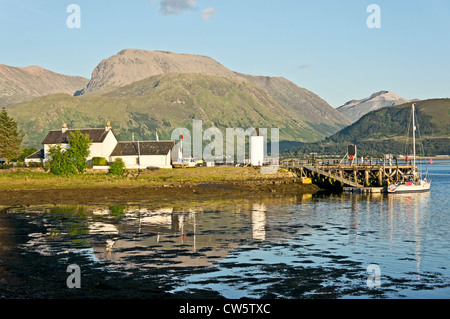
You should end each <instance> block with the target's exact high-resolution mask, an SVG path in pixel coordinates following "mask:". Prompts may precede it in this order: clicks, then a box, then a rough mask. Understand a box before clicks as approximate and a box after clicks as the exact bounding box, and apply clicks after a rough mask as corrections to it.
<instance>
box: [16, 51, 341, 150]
mask: <svg viewBox="0 0 450 319" xmlns="http://www.w3.org/2000/svg"><path fill="white" fill-rule="evenodd" d="M11 114H12V115H13V116H15V117H16V118H17V120H18V122H19V124H20V126H21V128H23V130H24V132H25V133H26V136H25V139H24V144H25V145H33V146H39V144H40V142H41V140H42V137H43V135H45V133H46V132H47V131H48V130H50V129H59V128H60V126H61V123H63V122H66V123H67V124H68V125H69V126H70V127H79V128H83V127H102V126H103V125H104V123H105V122H106V121H108V120H109V121H111V122H112V124H113V126H114V127H116V132H117V133H118V134H119V137H120V138H121V139H130V138H131V134H132V133H134V135H135V137H136V138H141V139H154V137H155V132H156V131H158V135H159V136H160V137H161V138H170V134H169V133H170V132H171V131H172V130H173V129H174V128H177V127H186V128H190V127H191V125H192V119H202V120H203V122H204V127H205V129H206V128H208V127H210V126H211V125H215V126H217V127H219V128H221V129H223V132H225V130H224V129H225V128H227V127H229V128H237V127H241V128H244V129H246V128H249V127H260V128H275V127H278V128H280V139H281V140H282V141H287V142H291V141H296V142H313V141H318V140H321V139H323V138H325V137H326V136H329V135H331V134H333V133H335V132H337V131H339V130H340V129H341V128H343V127H345V126H346V125H348V124H349V121H348V120H347V119H346V118H345V117H343V116H342V115H341V114H340V113H339V112H337V111H336V110H335V109H334V108H332V107H331V106H330V105H329V104H328V103H326V102H325V101H324V100H322V99H321V98H320V97H318V96H317V95H315V94H314V93H312V92H310V91H308V90H306V89H303V88H300V87H298V86H297V85H295V84H294V83H292V82H291V81H288V80H286V79H284V78H272V77H256V76H250V75H245V74H240V73H237V72H233V71H231V70H229V69H227V68H226V67H224V66H223V65H221V64H220V63H218V62H217V61H215V60H213V59H212V58H209V57H205V56H198V55H190V54H178V53H171V52H161V51H145V50H136V49H127V50H122V51H120V52H119V53H118V54H117V55H114V56H112V57H110V58H108V59H105V60H103V61H101V62H100V63H99V64H98V66H97V67H96V68H95V70H94V71H93V73H92V78H91V80H90V81H89V83H88V84H87V85H86V87H85V89H83V90H81V91H79V92H78V94H76V96H67V95H63V94H56V95H49V96H45V97H42V98H37V99H35V100H33V101H30V102H27V103H21V104H20V105H17V106H15V107H13V108H11ZM283 145H284V144H283Z"/></svg>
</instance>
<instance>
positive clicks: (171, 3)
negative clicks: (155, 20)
mask: <svg viewBox="0 0 450 319" xmlns="http://www.w3.org/2000/svg"><path fill="white" fill-rule="evenodd" d="M196 3H197V1H196V0H162V1H161V3H160V7H159V12H160V13H161V14H163V15H166V16H171V15H178V14H181V13H182V12H183V11H186V10H194V9H195V4H196Z"/></svg>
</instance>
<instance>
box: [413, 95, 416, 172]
mask: <svg viewBox="0 0 450 319" xmlns="http://www.w3.org/2000/svg"><path fill="white" fill-rule="evenodd" d="M414 113H415V111H414V103H413V104H412V123H413V155H414V156H413V179H414V180H415V179H416V122H415V117H414Z"/></svg>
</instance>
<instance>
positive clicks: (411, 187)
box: [387, 181, 431, 193]
mask: <svg viewBox="0 0 450 319" xmlns="http://www.w3.org/2000/svg"><path fill="white" fill-rule="evenodd" d="M430 186H431V183H430V182H425V181H420V182H419V183H418V185H417V184H416V183H407V184H397V185H391V186H389V187H388V190H387V191H388V193H420V192H429V191H430Z"/></svg>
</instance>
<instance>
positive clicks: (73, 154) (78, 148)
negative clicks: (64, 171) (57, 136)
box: [67, 131, 92, 173]
mask: <svg viewBox="0 0 450 319" xmlns="http://www.w3.org/2000/svg"><path fill="white" fill-rule="evenodd" d="M68 140H69V149H68V150H67V152H68V153H69V154H68V156H69V157H70V158H72V159H73V162H74V165H75V168H76V170H77V171H78V173H84V171H85V170H86V168H87V167H88V162H87V159H86V158H87V157H88V156H89V154H90V152H91V151H90V150H89V148H90V147H91V145H92V142H91V140H90V139H89V135H88V134H85V135H83V134H81V132H80V131H75V132H71V133H70V136H69V138H68Z"/></svg>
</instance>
